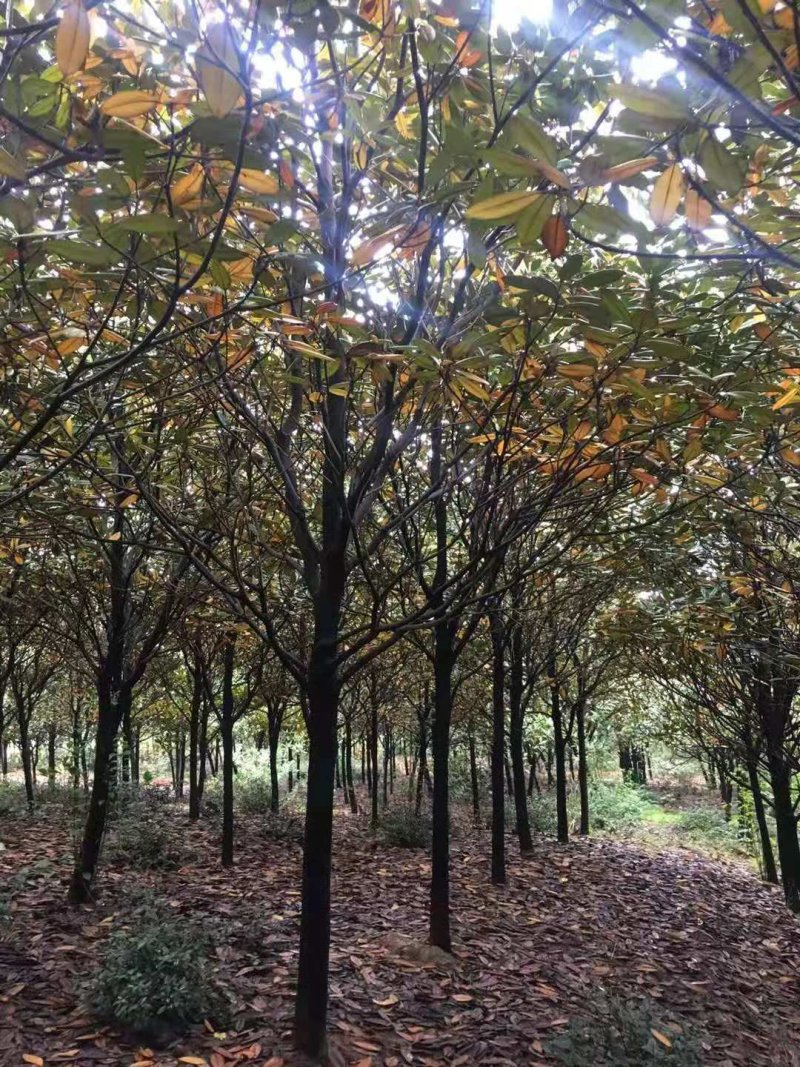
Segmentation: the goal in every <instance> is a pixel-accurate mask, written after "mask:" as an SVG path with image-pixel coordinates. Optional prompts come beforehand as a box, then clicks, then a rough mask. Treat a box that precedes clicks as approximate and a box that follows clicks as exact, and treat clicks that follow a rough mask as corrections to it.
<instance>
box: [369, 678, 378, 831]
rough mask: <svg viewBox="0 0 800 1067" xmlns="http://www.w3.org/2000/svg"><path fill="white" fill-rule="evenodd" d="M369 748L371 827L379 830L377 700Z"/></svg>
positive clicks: (372, 709) (370, 728)
mask: <svg viewBox="0 0 800 1067" xmlns="http://www.w3.org/2000/svg"><path fill="white" fill-rule="evenodd" d="M369 748H370V760H369V762H370V765H371V769H372V777H371V779H370V789H371V800H372V812H371V817H370V825H371V826H372V829H373V830H377V828H378V800H379V797H380V775H379V774H378V702H377V700H376V699H374V697H373V700H372V707H371V709H370V725H369Z"/></svg>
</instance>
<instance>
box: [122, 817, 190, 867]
mask: <svg viewBox="0 0 800 1067" xmlns="http://www.w3.org/2000/svg"><path fill="white" fill-rule="evenodd" d="M107 855H108V859H109V860H110V862H111V863H113V864H115V865H116V866H119V867H138V868H140V869H143V870H174V869H175V868H176V867H180V865H181V862H182V853H181V850H180V847H179V845H178V843H177V841H176V840H175V838H174V837H173V836H172V835H171V834H170V833H169V831H168V829H167V827H166V826H165V825H164V823H163V822H162V821H161V820H160V819H159V818H158V817H157V816H155V815H154V814H153V813H152V812H148V811H147V810H146V809H145V810H144V811H141V812H139V811H137V810H135V809H129V810H128V811H126V813H125V814H124V815H123V816H122V818H120V819H118V820H116V822H115V823H114V824H113V828H112V830H111V834H110V840H109V842H108V846H107Z"/></svg>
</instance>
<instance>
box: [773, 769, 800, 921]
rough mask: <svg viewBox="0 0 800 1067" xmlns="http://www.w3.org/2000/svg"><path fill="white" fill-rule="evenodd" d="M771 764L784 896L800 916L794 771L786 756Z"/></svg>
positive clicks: (799, 859) (799, 857)
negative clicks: (793, 796) (793, 794)
mask: <svg viewBox="0 0 800 1067" xmlns="http://www.w3.org/2000/svg"><path fill="white" fill-rule="evenodd" d="M769 764H770V780H771V783H772V796H773V803H774V811H775V829H776V833H777V838H778V858H779V859H780V864H781V883H782V884H783V893H784V896H785V897H786V903H787V905H788V906H789V908H790V909H791V910H792V911H794V912H800V845H798V840H797V819H796V818H795V814H794V806H793V803H792V776H791V770H790V768H789V766H788V764H787V762H786V760H785V759H784V757H783V753H780V754H770V758H769Z"/></svg>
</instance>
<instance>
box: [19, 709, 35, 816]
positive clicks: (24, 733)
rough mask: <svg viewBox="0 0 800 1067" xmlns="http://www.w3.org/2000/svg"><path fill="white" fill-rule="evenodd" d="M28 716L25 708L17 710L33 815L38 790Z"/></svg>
mask: <svg viewBox="0 0 800 1067" xmlns="http://www.w3.org/2000/svg"><path fill="white" fill-rule="evenodd" d="M28 725H29V720H28V715H27V712H26V710H25V708H24V707H19V708H18V709H17V728H18V730H19V750H20V755H21V756H22V773H23V776H24V778H25V797H26V799H27V802H28V811H29V812H31V814H32V813H33V809H34V807H35V805H36V788H35V785H34V781H33V758H32V753H31V742H30V737H29V733H28Z"/></svg>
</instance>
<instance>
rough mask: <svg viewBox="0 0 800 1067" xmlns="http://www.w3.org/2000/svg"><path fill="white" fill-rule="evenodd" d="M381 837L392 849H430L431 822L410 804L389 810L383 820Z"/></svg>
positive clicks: (428, 817)
mask: <svg viewBox="0 0 800 1067" xmlns="http://www.w3.org/2000/svg"><path fill="white" fill-rule="evenodd" d="M381 837H382V839H383V842H384V844H386V845H389V846H390V848H428V847H429V846H430V843H431V820H430V816H428V815H425V814H424V813H420V814H419V815H417V813H416V812H415V811H414V809H413V808H412V807H411V805H410V804H402V805H399V806H398V807H394V808H389V810H388V811H387V812H385V814H384V816H383V819H382V820H381Z"/></svg>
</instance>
